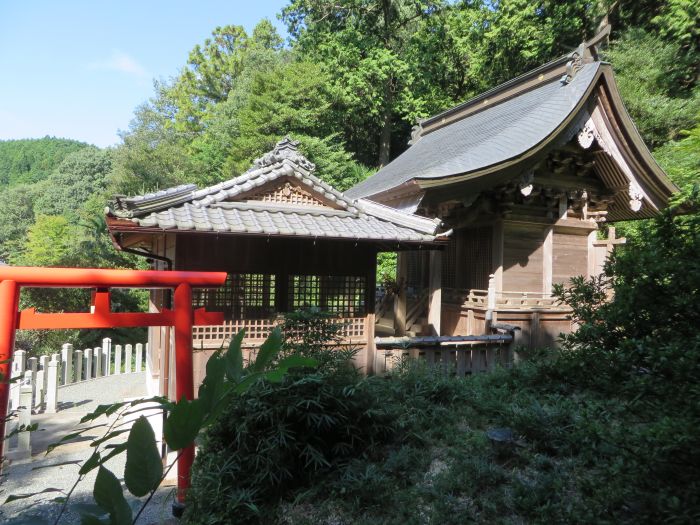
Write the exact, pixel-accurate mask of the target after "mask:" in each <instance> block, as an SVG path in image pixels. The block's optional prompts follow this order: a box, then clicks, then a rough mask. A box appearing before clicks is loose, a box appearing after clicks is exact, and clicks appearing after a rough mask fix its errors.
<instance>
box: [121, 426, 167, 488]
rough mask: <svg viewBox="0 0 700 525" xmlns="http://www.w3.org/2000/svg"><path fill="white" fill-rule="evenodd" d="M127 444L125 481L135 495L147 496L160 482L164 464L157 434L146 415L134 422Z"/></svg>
mask: <svg viewBox="0 0 700 525" xmlns="http://www.w3.org/2000/svg"><path fill="white" fill-rule="evenodd" d="M126 445H127V446H126V467H125V468H124V483H125V484H126V488H128V489H129V492H131V493H132V494H133V495H134V496H137V497H141V496H145V495H146V494H148V493H149V492H150V491H152V490H154V489H155V488H156V487H158V485H159V484H160V478H161V477H162V476H163V464H162V463H161V460H160V454H159V453H158V446H157V445H156V436H155V434H154V432H153V429H152V428H151V425H150V423H149V422H148V420H147V419H146V418H145V417H144V416H141V417H140V418H138V419H137V420H136V421H135V422H134V424H133V426H132V427H131V432H130V433H129V439H128V440H127V444H126Z"/></svg>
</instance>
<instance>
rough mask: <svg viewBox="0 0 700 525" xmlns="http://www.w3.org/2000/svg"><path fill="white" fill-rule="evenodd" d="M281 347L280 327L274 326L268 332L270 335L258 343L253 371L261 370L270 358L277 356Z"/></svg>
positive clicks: (270, 360) (266, 365)
mask: <svg viewBox="0 0 700 525" xmlns="http://www.w3.org/2000/svg"><path fill="white" fill-rule="evenodd" d="M281 349H282V329H281V328H280V327H279V326H276V327H275V328H273V329H272V332H270V335H269V336H268V337H267V339H265V342H264V343H263V344H262V345H260V350H259V351H258V356H257V357H256V358H255V363H254V364H253V367H252V368H253V371H254V372H262V371H263V370H265V368H267V367H268V365H269V364H270V363H271V362H272V360H273V359H274V358H275V357H277V354H278V353H279V351H280V350H281Z"/></svg>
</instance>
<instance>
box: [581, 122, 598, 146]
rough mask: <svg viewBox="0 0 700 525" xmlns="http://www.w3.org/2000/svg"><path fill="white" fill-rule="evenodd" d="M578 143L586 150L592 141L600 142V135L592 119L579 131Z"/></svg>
mask: <svg viewBox="0 0 700 525" xmlns="http://www.w3.org/2000/svg"><path fill="white" fill-rule="evenodd" d="M577 138H578V143H579V145H580V146H581V147H582V148H583V149H588V148H590V147H591V146H592V145H593V141H594V140H598V141H600V135H599V134H598V131H597V130H596V128H595V124H594V123H593V120H592V119H590V118H589V119H588V120H587V121H586V123H585V124H584V126H583V128H581V131H579V132H578V137H577Z"/></svg>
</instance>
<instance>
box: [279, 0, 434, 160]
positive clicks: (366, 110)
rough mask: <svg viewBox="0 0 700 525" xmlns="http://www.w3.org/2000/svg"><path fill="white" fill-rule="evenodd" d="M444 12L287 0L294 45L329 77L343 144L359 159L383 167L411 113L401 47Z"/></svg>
mask: <svg viewBox="0 0 700 525" xmlns="http://www.w3.org/2000/svg"><path fill="white" fill-rule="evenodd" d="M444 7H445V2H444V1H442V0H419V1H408V0H371V1H365V0H350V1H346V2H341V3H331V2H324V1H323V0H292V2H291V3H290V5H289V6H288V7H286V8H285V9H284V11H283V19H284V20H285V22H286V23H287V27H288V29H289V32H290V34H291V35H292V36H293V38H294V39H295V41H296V46H297V47H298V48H299V49H300V51H301V52H302V53H303V55H304V56H306V57H308V58H309V59H310V60H312V61H318V62H319V63H320V64H321V65H322V66H323V68H324V70H325V71H326V72H327V73H328V74H329V78H330V79H331V84H330V86H329V87H330V89H331V92H332V93H333V95H334V97H336V98H337V100H338V102H339V108H338V110H339V111H340V112H341V113H342V114H343V115H344V117H345V125H344V130H343V131H344V134H345V139H346V140H347V142H348V144H349V145H350V147H351V149H352V151H353V152H355V153H356V154H357V155H358V158H359V159H360V160H361V161H363V162H366V163H368V164H378V165H380V166H382V165H385V164H387V163H388V162H389V160H390V155H391V146H392V134H393V130H394V127H395V125H396V117H397V115H405V114H413V113H415V109H414V104H415V101H414V95H413V93H412V90H411V84H412V81H413V71H414V69H413V68H412V65H413V64H412V62H413V61H412V59H413V58H414V57H409V56H407V55H406V54H405V50H406V46H407V43H408V41H409V40H410V38H411V36H412V35H413V33H415V31H416V30H417V28H418V27H419V26H420V24H421V22H422V21H424V20H426V19H427V18H428V17H429V16H430V15H431V14H433V13H435V12H437V11H438V10H440V9H443V8H444ZM340 122H342V119H339V123H340Z"/></svg>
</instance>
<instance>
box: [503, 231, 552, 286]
mask: <svg viewBox="0 0 700 525" xmlns="http://www.w3.org/2000/svg"><path fill="white" fill-rule="evenodd" d="M545 234H546V232H545V227H544V226H543V225H530V224H513V223H505V224H504V231H503V290H506V291H517V292H542V291H543V290H542V288H543V249H542V245H543V243H544V237H545Z"/></svg>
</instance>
